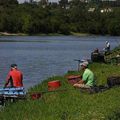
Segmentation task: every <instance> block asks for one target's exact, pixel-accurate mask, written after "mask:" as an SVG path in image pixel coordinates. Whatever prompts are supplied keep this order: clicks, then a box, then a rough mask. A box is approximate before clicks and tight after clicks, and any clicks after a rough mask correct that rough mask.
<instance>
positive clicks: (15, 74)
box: [8, 69, 23, 87]
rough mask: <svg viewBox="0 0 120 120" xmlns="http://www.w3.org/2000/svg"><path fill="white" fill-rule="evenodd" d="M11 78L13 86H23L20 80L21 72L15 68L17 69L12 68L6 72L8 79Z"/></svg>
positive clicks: (21, 77)
mask: <svg viewBox="0 0 120 120" xmlns="http://www.w3.org/2000/svg"><path fill="white" fill-rule="evenodd" d="M10 78H11V79H12V83H13V86H14V87H22V86H23V82H22V79H23V75H22V72H21V71H19V70H17V69H14V70H11V71H10V72H9V74H8V79H10Z"/></svg>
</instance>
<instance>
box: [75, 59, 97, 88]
mask: <svg viewBox="0 0 120 120" xmlns="http://www.w3.org/2000/svg"><path fill="white" fill-rule="evenodd" d="M80 65H81V69H82V70H83V71H84V73H83V75H82V79H81V80H80V81H79V82H77V83H75V84H74V85H73V86H74V87H76V88H91V87H93V86H94V82H95V81H94V74H93V72H92V71H91V70H90V69H88V62H87V61H85V62H83V63H81V64H80Z"/></svg>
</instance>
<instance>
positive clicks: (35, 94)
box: [31, 93, 42, 100]
mask: <svg viewBox="0 0 120 120" xmlns="http://www.w3.org/2000/svg"><path fill="white" fill-rule="evenodd" d="M41 96H42V94H41V93H32V94H31V99H32V100H36V99H39V98H41Z"/></svg>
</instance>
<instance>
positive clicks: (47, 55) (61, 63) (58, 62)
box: [0, 36, 120, 88]
mask: <svg viewBox="0 0 120 120" xmlns="http://www.w3.org/2000/svg"><path fill="white" fill-rule="evenodd" d="M106 40H107V41H109V42H110V44H111V48H112V49H113V48H114V47H115V46H117V45H118V44H119V43H120V37H110V36H86V37H85V36H84V37H77V36H3V37H0V63H1V64H0V85H1V87H2V86H3V84H4V81H5V79H6V75H7V73H8V71H9V69H10V65H11V64H12V63H16V64H18V67H19V69H20V70H22V72H23V73H24V85H25V87H26V88H29V87H31V86H33V85H36V84H38V83H40V82H41V81H42V80H44V79H46V78H48V77H51V76H55V75H63V74H64V73H66V72H67V71H68V70H76V69H77V61H75V59H90V54H91V52H92V51H93V50H94V49H95V48H99V49H100V50H102V49H103V48H104V47H105V41H106Z"/></svg>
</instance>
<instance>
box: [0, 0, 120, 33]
mask: <svg viewBox="0 0 120 120" xmlns="http://www.w3.org/2000/svg"><path fill="white" fill-rule="evenodd" d="M90 8H93V11H89V10H90ZM94 8H95V9H94ZM108 8H110V9H111V10H110V11H109V9H108ZM101 9H107V10H108V11H109V12H102V13H101V12H100V10H101ZM91 10H92V9H91ZM0 32H10V33H26V34H42V33H45V34H48V33H60V34H70V33H71V32H76V33H90V34H102V35H106V34H110V35H120V8H119V7H118V8H115V7H114V8H111V7H108V6H105V5H101V4H95V3H89V4H86V3H84V2H80V0H72V1H71V2H69V3H68V2H67V0H61V1H60V2H59V4H55V3H49V4H48V3H46V2H44V1H41V2H39V3H38V4H36V3H24V4H18V2H17V0H0Z"/></svg>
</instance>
